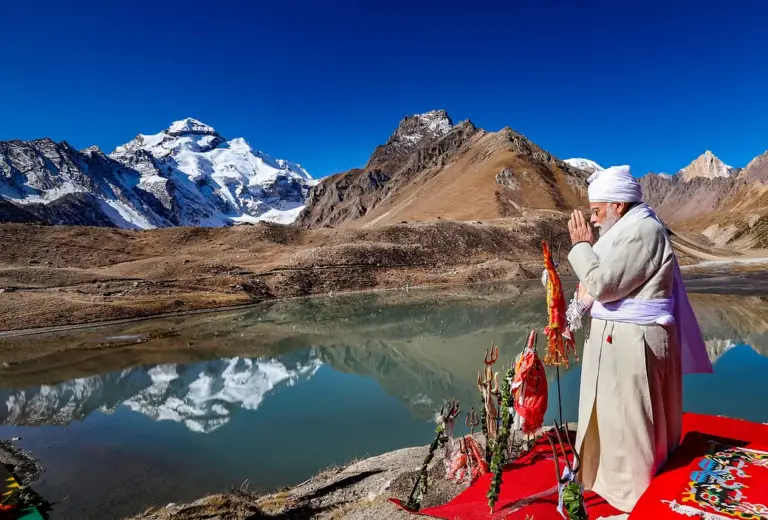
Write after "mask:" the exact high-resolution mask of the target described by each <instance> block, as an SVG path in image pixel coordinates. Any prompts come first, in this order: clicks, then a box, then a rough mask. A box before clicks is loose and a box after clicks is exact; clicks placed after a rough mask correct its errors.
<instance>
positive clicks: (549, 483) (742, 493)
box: [393, 414, 768, 520]
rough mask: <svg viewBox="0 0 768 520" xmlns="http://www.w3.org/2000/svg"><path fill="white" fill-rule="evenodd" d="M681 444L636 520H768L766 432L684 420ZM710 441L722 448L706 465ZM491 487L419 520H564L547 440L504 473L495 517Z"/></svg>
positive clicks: (597, 513) (479, 487)
mask: <svg viewBox="0 0 768 520" xmlns="http://www.w3.org/2000/svg"><path fill="white" fill-rule="evenodd" d="M683 437H684V439H683V442H682V443H681V445H680V447H679V448H678V450H677V451H675V453H674V454H673V456H672V457H671V458H670V460H669V462H668V463H667V464H666V466H665V467H664V469H663V470H662V472H661V473H660V474H659V475H658V476H657V477H656V478H655V479H654V480H653V483H652V484H651V486H650V487H649V488H648V490H647V491H646V492H645V494H644V495H643V496H642V497H641V499H640V501H639V502H638V503H637V505H636V506H635V509H634V511H633V512H632V514H631V515H630V519H631V520H646V519H654V520H655V519H661V520H663V519H677V520H685V519H686V518H691V517H693V518H701V519H704V520H710V519H711V520H728V519H736V520H761V519H765V520H768V507H766V505H768V426H764V425H761V424H758V423H751V422H747V421H741V420H737V419H727V418H721V417H713V416H709V415H696V414H684V415H683ZM710 441H716V442H717V443H719V444H717V445H714V446H715V448H714V452H713V455H710V456H709V457H707V454H708V453H709V450H710V446H711V443H710ZM762 452H765V453H764V454H763V453H762ZM561 466H562V462H561ZM490 479H491V475H490V474H487V475H484V476H483V477H481V478H480V479H478V480H477V481H476V482H475V483H474V484H473V485H472V486H470V487H469V488H467V489H466V490H465V491H464V492H462V493H461V494H460V495H458V496H457V497H456V498H454V499H453V500H451V501H450V502H448V503H447V504H444V505H442V506H437V507H431V508H427V509H422V510H421V511H420V514H423V515H429V516H434V517H438V518H444V519H446V520H485V519H494V520H500V519H510V520H512V519H514V520H517V519H520V520H524V519H525V518H526V516H532V517H534V518H535V520H560V519H561V518H562V517H561V516H560V514H559V513H558V512H557V492H556V489H555V470H554V464H553V462H552V451H551V449H550V447H549V443H548V442H547V440H546V439H545V438H541V439H539V441H538V442H537V444H536V446H535V447H534V449H533V450H532V451H531V453H529V454H527V455H525V456H524V457H521V458H520V459H518V460H517V461H515V462H513V463H512V464H510V465H509V466H507V467H506V468H505V469H504V477H503V481H502V484H501V492H500V493H499V500H498V501H497V503H496V511H495V512H494V513H493V514H491V513H490V510H489V508H488V499H487V498H486V497H485V494H486V492H487V491H488V487H489V485H490ZM585 501H586V506H587V514H588V515H589V518H590V520H597V519H599V518H601V517H609V516H611V515H617V514H620V512H619V511H618V510H616V509H614V508H613V507H611V506H610V505H608V504H607V503H606V502H605V501H604V500H603V499H602V498H600V497H599V496H597V495H595V494H594V493H591V492H587V493H586V494H585ZM393 502H395V503H396V504H398V505H401V504H400V502H399V501H397V500H393ZM712 503H715V505H711V504H712ZM675 504H678V505H675ZM680 506H683V507H680ZM686 513H687V515H688V516H686ZM703 513H710V516H709V517H707V516H704V515H703ZM717 515H719V516H717Z"/></svg>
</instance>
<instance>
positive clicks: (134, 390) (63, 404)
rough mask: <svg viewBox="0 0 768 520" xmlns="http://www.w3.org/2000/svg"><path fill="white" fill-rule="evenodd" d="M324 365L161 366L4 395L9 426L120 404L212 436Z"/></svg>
mask: <svg viewBox="0 0 768 520" xmlns="http://www.w3.org/2000/svg"><path fill="white" fill-rule="evenodd" d="M321 364H322V363H321V362H320V361H319V360H318V359H316V358H315V357H314V356H311V357H310V359H309V360H307V361H306V362H304V363H292V364H291V365H293V367H292V368H288V367H287V366H286V364H284V363H283V362H282V361H279V360H276V359H275V360H253V359H245V358H231V359H221V360H216V361H210V362H206V363H196V364H193V365H173V364H169V365H156V366H154V367H151V368H149V369H146V368H132V369H128V370H124V371H123V372H120V373H117V374H106V375H103V376H93V377H86V378H80V379H74V380H72V381H68V382H65V383H60V384H58V385H44V386H40V387H36V388H30V389H26V390H22V391H14V392H3V393H0V402H2V401H5V403H6V405H7V409H5V410H3V409H2V407H0V421H2V423H3V424H16V425H33V424H67V423H69V422H71V421H73V420H77V419H83V418H85V417H86V416H87V415H88V414H90V413H91V412H92V411H94V410H97V409H98V410H102V411H104V412H109V411H111V410H113V409H114V408H116V407H117V406H118V405H120V404H124V405H126V406H128V407H129V408H130V409H131V410H133V411H135V412H139V413H142V414H144V415H147V416H149V417H151V418H153V419H155V420H158V421H162V420H171V421H175V422H180V423H183V424H184V425H185V426H186V427H187V428H189V429H190V430H192V431H196V432H202V433H207V432H211V431H213V430H215V429H216V428H219V427H220V426H222V425H224V424H226V423H227V422H228V421H229V417H230V415H232V414H233V413H234V412H235V411H236V410H237V409H238V408H245V409H247V410H256V409H257V408H258V407H259V406H260V405H261V403H262V401H263V400H264V397H265V396H266V395H267V394H268V393H269V392H270V391H272V390H273V389H275V388H276V387H278V386H279V385H281V384H285V385H288V386H290V385H293V384H295V383H297V382H298V381H301V380H306V379H309V378H310V377H312V376H313V375H314V374H315V372H317V370H318V369H319V368H320V365H321Z"/></svg>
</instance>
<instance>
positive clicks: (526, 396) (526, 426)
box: [512, 345, 549, 433]
mask: <svg viewBox="0 0 768 520" xmlns="http://www.w3.org/2000/svg"><path fill="white" fill-rule="evenodd" d="M516 384H520V386H518V387H517V388H515V389H514V390H513V391H512V398H513V402H514V407H515V412H517V414H518V415H519V416H520V417H521V418H522V419H523V433H533V432H536V431H537V430H538V429H539V428H541V426H542V424H543V423H544V414H545V413H546V411H547V401H548V397H549V394H548V392H549V390H548V386H547V374H546V373H545V372H544V364H543V363H542V362H541V359H540V358H539V355H538V353H537V352H536V347H535V345H534V346H533V347H526V348H525V350H523V352H522V354H521V356H520V359H519V360H518V362H517V365H516V366H515V378H514V381H513V387H514V386H515V385H516ZM521 395H522V399H520V397H521ZM521 401H522V402H521Z"/></svg>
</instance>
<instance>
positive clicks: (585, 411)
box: [568, 218, 682, 512]
mask: <svg viewBox="0 0 768 520" xmlns="http://www.w3.org/2000/svg"><path fill="white" fill-rule="evenodd" d="M673 258H674V256H673V252H672V246H671V244H670V242H669V238H668V237H667V234H666V231H665V230H664V228H663V226H662V225H661V224H659V223H658V222H657V221H655V220H654V219H650V218H646V219H643V220H641V221H639V222H638V223H637V225H633V226H631V227H628V228H627V229H624V230H622V231H621V233H620V234H619V235H617V237H616V239H615V242H614V247H613V248H612V249H611V250H610V252H609V253H608V254H607V255H606V256H605V258H603V260H602V261H599V260H598V258H597V256H595V253H594V252H593V251H592V247H591V246H590V244H588V243H586V242H584V243H581V244H576V245H575V246H574V247H573V248H572V249H571V252H570V254H569V255H568V260H569V261H570V263H571V265H572V266H573V269H574V271H575V272H576V275H577V276H578V277H579V280H580V281H581V283H583V284H585V285H586V287H587V289H588V292H589V293H590V294H591V295H592V296H593V297H594V298H595V299H596V300H598V301H600V302H603V303H606V302H611V301H616V300H620V299H622V298H645V299H654V298H666V297H669V296H670V295H671V294H672V283H673V280H674V267H673ZM674 327H675V326H674V325H672V326H669V327H662V326H660V325H648V326H646V325H633V324H629V323H619V322H611V321H603V320H598V319H592V326H591V328H590V335H589V340H588V342H587V345H586V346H585V348H584V356H583V361H582V367H581V395H580V398H579V424H578V433H577V436H576V449H577V450H578V451H579V453H580V455H581V463H582V466H581V471H580V474H579V478H580V480H581V481H582V483H583V484H584V487H585V488H586V489H591V490H594V491H595V492H596V493H598V494H599V495H601V496H602V497H603V498H605V499H606V500H607V501H608V503H609V504H611V505H612V506H614V507H615V508H617V509H619V510H621V511H624V512H629V511H631V510H632V508H633V507H634V506H635V503H636V502H637V500H638V498H640V495H642V494H643V492H644V491H645V490H646V488H647V487H648V485H649V484H650V481H651V479H652V478H653V476H654V475H655V473H656V471H657V470H658V469H659V468H660V467H661V465H662V464H664V462H665V461H666V460H667V457H668V455H669V454H670V453H671V452H672V451H673V450H674V449H675V448H676V447H677V444H678V442H679V439H680V433H681V428H682V367H681V356H680V348H679V345H678V341H677V335H676V334H677V333H676V331H675V328H674ZM609 338H610V341H609Z"/></svg>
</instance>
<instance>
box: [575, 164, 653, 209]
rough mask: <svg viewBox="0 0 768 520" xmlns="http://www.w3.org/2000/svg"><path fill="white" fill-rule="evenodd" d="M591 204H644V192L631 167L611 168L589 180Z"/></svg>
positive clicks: (600, 171) (597, 173) (598, 172)
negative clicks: (631, 171) (630, 170)
mask: <svg viewBox="0 0 768 520" xmlns="http://www.w3.org/2000/svg"><path fill="white" fill-rule="evenodd" d="M587 182H588V183H589V188H588V189H587V190H588V192H589V202H642V201H643V191H642V190H641V189H640V183H639V182H637V179H635V178H634V177H633V176H632V174H631V173H629V166H611V167H610V168H606V169H605V170H598V171H596V172H595V173H593V174H592V175H591V176H590V177H589V179H587Z"/></svg>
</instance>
